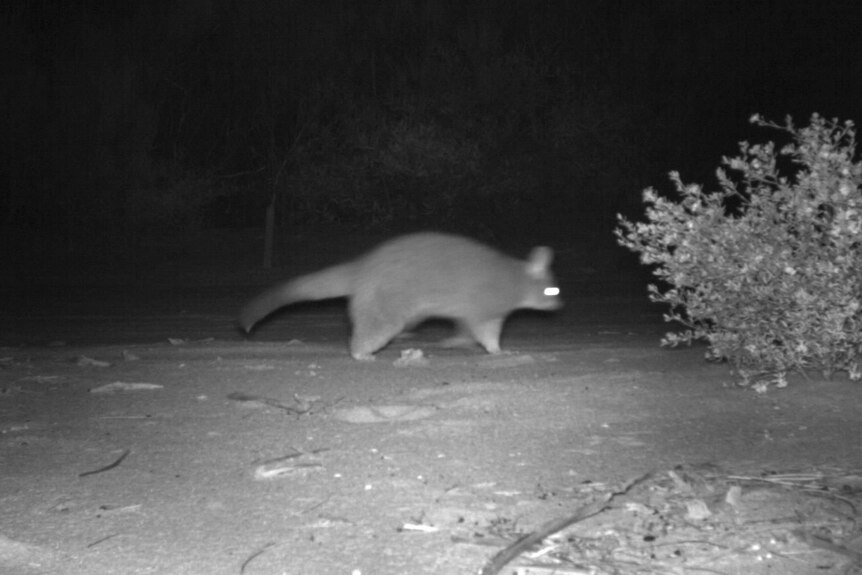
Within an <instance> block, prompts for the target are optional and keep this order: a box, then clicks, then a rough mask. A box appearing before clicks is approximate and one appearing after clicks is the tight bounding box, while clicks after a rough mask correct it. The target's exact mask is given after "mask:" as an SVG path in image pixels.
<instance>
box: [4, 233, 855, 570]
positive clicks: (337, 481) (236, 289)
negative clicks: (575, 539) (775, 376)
mask: <svg viewBox="0 0 862 575" xmlns="http://www.w3.org/2000/svg"><path fill="white" fill-rule="evenodd" d="M523 251H526V250H523ZM574 260H575V258H574V257H573V256H567V255H566V251H565V250H563V251H562V252H561V255H560V259H559V261H558V264H557V266H556V268H557V270H558V273H559V275H560V276H561V285H562V286H563V289H564V294H565V296H566V303H567V305H566V308H565V309H564V310H563V311H562V312H561V313H558V314H555V315H553V316H546V315H541V314H517V315H515V316H514V317H513V318H511V320H510V321H509V323H508V324H507V328H506V330H505V332H504V340H503V347H504V349H506V350H507V352H508V353H506V354H504V355H501V356H494V357H492V356H488V355H485V354H483V353H481V352H480V351H479V350H478V349H468V350H465V349H457V350H450V349H443V348H441V347H440V346H439V345H437V342H438V341H439V340H440V339H442V338H443V337H445V336H446V335H447V334H448V331H447V326H446V325H445V324H431V325H428V326H426V327H425V328H423V329H420V330H419V331H418V332H417V333H416V334H414V335H413V336H412V337H410V338H406V339H402V340H398V341H396V342H394V343H393V344H392V345H390V346H389V347H388V348H387V349H385V350H384V351H383V352H381V353H380V354H379V357H378V359H377V361H375V362H371V363H360V362H356V361H353V360H352V359H351V358H350V357H349V355H348V354H347V351H346V340H347V335H348V333H349V331H348V330H349V326H348V325H347V321H346V317H345V314H344V305H343V303H339V302H334V303H330V304H325V305H318V306H306V307H299V308H297V309H292V310H289V311H287V312H285V313H282V314H280V315H278V316H277V317H275V318H274V319H273V320H272V321H269V322H267V323H265V324H264V325H262V326H261V328H260V329H259V330H258V331H257V332H256V333H255V334H254V337H253V338H251V339H246V338H244V337H243V336H242V335H241V334H239V333H238V332H237V331H236V330H235V327H234V323H233V322H234V314H235V312H236V310H237V308H238V307H239V306H240V305H241V304H242V303H243V301H244V300H245V299H246V298H247V297H249V296H251V295H253V294H254V292H255V291H256V289H257V287H260V286H262V285H265V284H266V283H267V282H268V281H270V280H271V279H273V277H274V275H275V274H269V273H255V272H251V271H249V272H248V273H247V274H237V270H236V269H233V270H231V272H230V273H228V272H222V271H220V268H219V267H218V263H217V262H212V261H207V262H204V263H202V264H200V266H199V267H196V268H193V267H189V266H183V265H180V264H177V265H176V267H175V268H173V269H174V270H175V272H176V273H173V274H172V273H164V272H163V273H161V274H158V275H157V277H158V280H155V279H153V278H154V277H156V275H154V274H152V273H150V272H151V270H142V269H141V268H137V269H136V270H135V271H134V272H133V273H132V275H128V273H127V274H126V275H123V274H119V275H118V276H115V277H114V276H111V274H101V275H100V277H98V278H96V277H95V276H93V275H90V274H88V273H85V272H84V271H82V270H78V273H76V274H71V275H67V276H64V277H62V278H57V277H54V278H48V277H47V276H45V277H43V278H42V281H41V282H38V283H39V285H40V286H41V287H38V288H36V287H34V284H33V283H32V282H23V281H19V282H10V283H9V286H8V287H6V288H5V301H6V302H7V305H6V306H5V309H4V310H3V316H2V318H0V321H2V324H0V325H2V332H0V345H2V346H3V347H2V349H0V470H2V472H0V572H2V573H4V574H9V575H30V574H47V573H57V574H68V575H84V574H87V575H107V574H133V575H142V574H150V573H152V574H166V575H168V574H170V575H174V574H177V575H178V574H225V575H227V574H230V575H237V574H239V575H257V574H282V573H284V574H291V575H293V574H297V575H298V574H308V573H315V574H321V575H329V574H332V575H336V574H356V575H359V574H367V575H390V574H391V575H396V574H399V575H401V574H421V573H429V574H430V573H435V574H440V573H446V574H452V575H458V574H465V575H466V574H470V573H478V572H479V571H480V569H482V568H483V566H484V565H485V564H486V562H487V561H488V560H489V558H490V557H491V556H492V555H494V553H496V552H497V551H498V550H499V549H501V548H502V547H505V545H507V544H508V543H509V542H511V541H512V540H514V539H516V538H517V537H518V536H519V535H521V534H524V533H528V532H530V531H531V530H533V529H536V528H537V527H538V526H540V525H542V524H544V523H545V522H547V521H552V520H554V519H556V518H560V517H565V516H567V515H571V514H572V513H573V512H575V510H577V509H578V508H580V507H582V506H583V505H584V504H585V503H587V502H590V501H595V500H596V498H597V497H598V498H601V496H602V494H605V496H606V497H607V496H609V494H612V493H613V492H614V490H618V489H620V488H619V486H620V485H625V482H627V481H631V480H633V479H634V478H638V477H643V476H644V474H647V473H650V472H653V473H655V474H656V476H657V477H663V478H667V477H674V476H675V475H674V474H673V473H671V474H670V475H668V472H669V470H673V469H677V470H679V469H712V470H713V471H712V472H711V473H712V475H711V477H713V478H714V477H717V476H719V475H720V476H721V477H727V476H734V477H738V476H745V477H762V476H763V474H764V473H767V474H770V473H771V474H783V473H789V472H791V471H804V472H808V473H810V472H818V473H823V472H824V470H826V471H828V472H830V473H840V474H843V475H844V476H847V477H855V475H854V473H853V470H857V472H858V470H860V469H862V441H860V439H862V417H860V414H862V388H860V386H859V385H858V384H853V383H850V382H848V381H846V380H844V379H840V378H839V379H836V380H834V381H820V380H809V381H804V380H801V379H794V380H792V385H791V386H790V387H789V388H787V389H784V390H775V391H772V392H770V393H767V394H763V395H760V394H755V393H754V392H752V391H750V390H742V389H736V388H733V387H728V386H727V384H728V383H730V382H731V381H732V380H731V379H730V377H729V375H728V370H727V367H726V366H723V365H716V364H711V363H706V362H704V361H703V359H702V356H703V350H702V349H697V348H695V349H684V350H675V351H669V350H663V349H660V348H659V347H658V338H659V335H660V334H661V333H662V332H663V331H664V330H665V326H664V325H663V324H662V323H661V319H660V316H661V311H662V310H661V309H655V308H653V307H652V306H650V305H648V304H647V303H645V299H644V297H643V296H642V295H639V294H640V293H642V292H640V288H638V290H637V291H634V290H630V289H618V290H610V289H608V290H604V289H602V288H595V286H596V285H598V279H597V277H596V276H591V277H593V279H594V281H593V286H594V287H593V288H592V289H591V288H589V287H588V286H589V284H590V281H591V280H590V277H586V276H587V274H588V273H591V272H588V271H585V270H586V267H585V266H584V265H583V263H582V262H576V261H574ZM164 267H165V269H171V268H170V266H168V265H167V264H166V265H165V266H164ZM297 267H298V268H302V267H303V266H302V265H298V266H297ZM280 273H281V274H282V275H283V274H285V273H289V272H285V271H284V270H282V271H281V272H280ZM600 275H601V274H600ZM143 277H146V278H147V281H144V280H140V278H143ZM602 277H605V276H604V275H602ZM82 278H89V279H82ZM136 278H137V279H136ZM206 278H210V279H206ZM216 278H217V279H216ZM226 278H230V279H226ZM238 278H242V279H238ZM614 291H615V292H616V293H617V294H618V295H608V294H610V293H611V292H614ZM603 292H605V293H603ZM408 349H414V350H421V352H422V354H423V356H424V359H425V360H427V361H425V362H419V364H411V363H410V362H408V363H407V365H402V366H399V365H397V363H398V362H397V361H396V360H398V359H399V358H400V357H401V354H402V352H404V351H405V350H408ZM112 464H116V465H114V466H113V467H111V465H112ZM680 466H683V467H680ZM715 470H720V471H715ZM847 484H848V483H847V482H845V484H844V486H845V487H846V485H847ZM656 485H658V484H656ZM747 485H748V484H746V487H745V489H744V490H743V491H744V493H751V492H752V490H751V489H749V488H748V487H747ZM855 485H856V484H855V483H853V487H852V489H850V490H846V491H845V493H844V496H843V498H844V499H846V500H848V501H851V503H852V502H854V501H856V499H855V498H856V497H857V496H858V493H859V491H858V490H857V489H856V487H855ZM676 487H677V488H679V487H680V483H679V482H677V486H676ZM656 489H657V488H656ZM656 489H653V488H651V493H652V494H653V497H655V493H656ZM728 493H729V492H728ZM724 494H725V491H720V492H719V495H721V496H722V497H723V498H724V500H727V501H730V497H729V496H727V497H725V496H724ZM836 497H837V496H836ZM632 499H633V497H629V500H628V501H627V502H622V501H621V502H619V503H615V502H612V504H611V505H610V507H612V508H613V509H612V510H611V511H615V512H617V513H623V512H629V511H631V509H632V505H634V502H633V501H632ZM637 499H638V505H641V507H643V508H645V509H646V508H650V509H652V507H649V506H650V505H653V506H655V502H654V501H653V500H651V501H652V503H649V504H646V503H644V502H645V500H644V499H643V498H642V497H641V496H638V498H637ZM666 499H669V496H668V498H666ZM785 504H786V502H785ZM734 505H735V508H736V509H737V510H738V509H739V507H738V506H737V505H736V504H734ZM769 505H774V502H773V503H769V504H767V503H763V504H761V506H762V507H763V506H766V507H768V506H769ZM656 508H657V507H656ZM849 508H851V509H852V510H853V511H852V513H848V512H847V511H846V509H845V512H844V514H845V515H853V516H854V517H855V516H856V513H855V512H856V510H857V509H856V507H855V506H854V505H852V504H851V505H849ZM639 509H640V508H639ZM713 511H714V512H715V509H714V508H713ZM784 511H786V513H787V514H789V515H790V516H795V517H797V521H798V523H799V524H800V525H804V523H805V522H804V520H803V519H802V518H800V514H801V513H803V511H802V510H800V509H798V508H792V505H791V508H788V509H785V510H783V511H782V512H784ZM809 511H810V510H809ZM836 513H837V512H836ZM665 515H666V516H669V515H670V512H669V511H667V509H665ZM713 515H714V516H717V515H715V513H714V514H713ZM833 515H834V514H833ZM616 521H617V524H616V528H617V529H618V530H622V529H623V523H625V525H626V528H625V529H626V532H627V534H628V536H629V537H630V538H631V537H635V536H636V537H637V538H639V539H640V540H641V541H645V540H648V541H650V542H653V541H655V545H656V546H658V545H660V543H661V541H662V539H661V538H662V537H667V536H668V533H667V530H666V529H665V531H664V532H663V533H661V534H658V535H656V534H655V533H653V534H652V535H650V537H653V539H649V538H647V537H645V536H641V535H639V534H638V533H636V529H638V528H645V527H644V524H643V523H637V525H636V524H635V523H636V522H631V521H628V520H626V521H623V520H622V519H621V518H620V517H619V516H617V519H616ZM654 523H655V521H653V524H654ZM856 523H857V522H855V521H853V522H852V526H851V527H847V528H846V529H845V532H844V533H843V536H844V539H843V542H842V545H843V544H846V546H842V548H841V549H843V551H840V552H838V553H832V554H831V555H830V554H827V555H825V556H824V555H823V553H824V551H823V548H822V546H821V548H820V549H819V550H817V549H814V548H813V547H812V548H810V549H809V551H810V552H809V553H807V554H806V553H801V552H800V553H795V554H793V556H792V557H791V555H792V554H791V553H789V549H790V547H789V546H791V545H792V544H793V549H794V552H796V551H798V550H799V540H800V539H802V536H799V537H796V538H795V539H793V540H792V541H791V540H788V539H787V538H785V539H784V540H779V541H778V542H776V541H777V540H776V538H775V533H774V532H773V531H774V530H775V529H778V527H777V525H778V521H777V520H774V518H773V520H772V523H771V524H772V525H773V531H770V530H769V529H763V528H759V530H754V531H746V539H745V540H742V541H737V542H736V544H737V545H738V546H739V547H738V548H734V549H735V553H734V554H733V556H732V557H730V558H728V561H727V562H726V563H725V564H722V565H718V564H712V565H711V566H710V567H709V568H708V569H707V568H695V567H693V566H692V565H693V563H689V564H686V563H685V562H684V561H682V560H681V559H680V558H679V554H677V563H676V564H673V565H671V564H670V563H667V561H666V560H664V559H662V558H661V557H660V553H659V552H658V551H657V550H653V551H652V552H651V554H650V553H647V554H646V555H638V556H637V557H634V556H633V557H632V558H631V559H630V560H629V562H628V563H619V564H617V565H616V569H617V570H616V571H615V572H618V573H635V572H637V573H663V572H673V573H689V572H691V573H701V572H713V573H715V572H717V573H728V574H731V573H761V572H762V573H767V572H769V573H813V572H817V573H847V572H856V571H852V569H854V567H852V566H853V565H854V562H856V563H857V565H858V564H859V563H862V562H860V561H859V557H857V556H855V555H854V553H855V552H858V550H859V547H862V545H860V543H862V539H860V538H859V531H858V526H857V525H856ZM726 525H727V524H725V527H726ZM737 525H738V522H737ZM592 529H593V530H594V531H593V534H594V535H596V534H598V533H599V531H598V529H599V527H598V526H593V527H592ZM603 529H604V531H602V533H606V532H607V529H606V526H605V528H603ZM699 529H700V531H699V533H700V534H701V538H702V539H703V540H704V541H706V540H708V539H709V536H707V535H706V534H705V533H707V532H708V531H709V529H707V528H706V527H705V526H702V527H699ZM854 530H855V531H854ZM832 533H833V535H834V534H835V529H833V531H832ZM655 537H658V539H657V540H656V539H655ZM619 539H620V538H619V537H618V538H617V540H618V543H619ZM770 542H771V544H773V545H779V544H783V545H784V546H785V548H784V550H785V553H783V554H782V553H781V552H779V551H776V552H775V553H774V554H772V555H770V556H768V557H764V556H763V554H762V553H760V552H758V550H762V549H763V547H764V546H766V545H768V544H770ZM569 543H570V544H571V538H570V540H569ZM651 544H652V543H651ZM833 544H834V541H833ZM747 545H750V547H748V546H747ZM854 545H855V546H856V547H854ZM582 547H583V546H582ZM656 549H658V547H656ZM677 550H678V549H677ZM854 550H855V551H854ZM833 551H834V550H833ZM688 553H689V555H690V556H691V557H692V558H693V557H694V556H695V555H696V554H695V553H694V552H692V551H690V550H689V551H688ZM818 553H820V554H819V555H818ZM513 565H514V564H513ZM578 565H579V564H578V563H577V562H573V561H572V562H569V563H568V564H566V566H565V568H563V567H560V568H559V569H560V570H558V571H551V570H544V571H542V570H541V568H540V567H538V566H534V567H532V568H528V567H521V568H515V567H512V566H509V567H507V568H506V570H504V571H503V572H507V573H519V574H521V575H527V574H534V573H542V574H549V573H551V572H556V573H570V574H571V573H596V574H599V575H600V574H602V573H610V572H613V571H611V570H610V568H609V567H607V565H608V563H607V560H606V561H605V563H604V565H605V568H604V570H602V568H599V567H596V565H595V564H593V566H592V567H587V566H583V565H581V566H578ZM687 565H688V567H687ZM671 567H672V568H671ZM635 568H637V569H640V570H636V569H635ZM517 569H520V571H519V570H517ZM566 569H568V570H566ZM576 569H580V570H576ZM674 569H675V570H674Z"/></svg>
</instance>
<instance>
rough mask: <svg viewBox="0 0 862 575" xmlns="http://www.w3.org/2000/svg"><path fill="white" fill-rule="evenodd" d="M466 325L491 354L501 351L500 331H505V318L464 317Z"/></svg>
mask: <svg viewBox="0 0 862 575" xmlns="http://www.w3.org/2000/svg"><path fill="white" fill-rule="evenodd" d="M461 321H462V322H463V325H464V327H465V328H466V329H467V330H469V333H471V334H472V335H473V337H474V338H475V339H476V341H478V342H479V345H481V346H482V347H484V348H485V351H487V352H488V353H490V354H495V355H496V354H498V353H501V351H500V332H502V331H503V318H491V319H482V320H479V319H475V318H470V319H463V320H461Z"/></svg>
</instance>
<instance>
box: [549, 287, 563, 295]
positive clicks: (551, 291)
mask: <svg viewBox="0 0 862 575" xmlns="http://www.w3.org/2000/svg"><path fill="white" fill-rule="evenodd" d="M545 295H546V296H551V297H553V296H555V295H560V288H558V287H546V288H545Z"/></svg>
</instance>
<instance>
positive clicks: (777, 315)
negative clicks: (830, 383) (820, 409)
mask: <svg viewBox="0 0 862 575" xmlns="http://www.w3.org/2000/svg"><path fill="white" fill-rule="evenodd" d="M751 122H752V123H754V124H756V125H758V126H761V127H769V128H774V129H778V130H781V131H782V132H786V133H787V134H789V135H790V136H791V142H790V143H789V144H787V145H785V146H784V147H782V148H781V149H780V151H777V150H776V146H775V144H774V143H773V142H768V143H766V144H756V145H749V144H748V142H742V143H741V144H740V150H741V155H740V156H737V157H734V158H723V162H722V163H723V164H724V165H725V166H727V167H728V168H729V169H730V170H732V171H733V172H736V174H735V175H736V176H737V177H736V178H731V177H730V176H729V175H728V173H727V172H726V171H725V170H724V169H721V168H720V169H719V170H718V171H717V175H718V182H719V186H720V189H719V190H717V191H714V192H704V191H703V189H702V188H701V186H699V185H686V184H683V182H682V181H681V179H680V176H679V174H678V173H676V172H672V173H671V180H672V181H673V183H674V184H675V187H676V191H677V193H678V194H679V196H680V199H679V201H672V200H670V199H667V198H663V197H661V196H659V195H658V193H657V192H656V191H655V190H654V189H652V188H649V189H647V190H645V191H644V194H643V200H644V203H646V204H647V206H648V207H647V209H646V217H647V220H648V221H647V222H646V223H643V222H638V223H634V222H631V221H627V220H626V219H625V218H623V217H622V216H618V221H619V223H620V227H619V228H617V230H616V235H617V240H618V242H619V243H620V244H621V245H623V246H625V247H627V248H629V249H631V250H633V251H635V252H639V254H640V259H641V261H642V262H643V263H644V264H649V265H653V266H655V268H654V270H653V273H654V275H655V276H656V277H658V278H659V279H660V280H662V282H663V283H662V287H661V288H660V287H658V286H656V285H650V286H649V288H648V289H649V294H650V299H651V300H652V301H654V302H661V303H666V304H669V305H670V313H668V314H667V315H666V316H665V320H666V321H676V322H679V323H680V324H682V325H683V326H684V327H686V328H687V329H686V330H684V331H682V332H676V333H668V334H667V335H666V336H665V337H664V338H663V340H662V345H669V346H676V345H678V344H681V343H691V342H692V341H694V340H697V339H704V340H706V342H707V343H708V344H709V350H708V352H707V356H708V357H709V358H712V359H726V360H729V361H730V362H732V364H733V365H734V367H735V369H736V371H737V373H738V374H739V375H740V376H741V378H742V381H741V383H742V384H743V385H748V384H750V383H756V386H757V388H758V389H759V390H763V389H765V388H766V386H767V385H768V384H769V383H770V382H773V383H776V384H778V385H779V386H783V385H786V380H785V374H786V373H787V372H788V371H790V370H797V371H803V372H804V371H805V370H807V369H811V368H816V369H820V370H822V371H823V372H824V374H825V375H826V376H828V375H830V374H831V373H832V372H834V371H846V372H848V374H849V375H850V377H851V379H854V380H857V379H860V377H861V376H862V373H860V368H859V365H858V358H859V353H860V350H862V309H860V308H862V304H860V297H862V253H860V249H862V244H860V240H862V235H860V233H861V232H862V187H860V186H862V162H854V155H855V150H856V139H855V138H856V130H855V128H854V125H853V123H852V122H850V121H846V122H843V123H839V122H838V120H836V119H833V120H826V119H824V118H822V117H820V116H818V115H816V114H815V115H813V116H812V118H811V123H810V125H809V126H807V127H805V128H801V129H797V128H796V127H795V126H794V125H793V123H792V121H791V119H790V118H787V120H786V122H785V125H783V126H781V125H778V124H775V123H772V122H768V121H766V120H764V119H763V118H761V117H760V116H758V115H755V116H753V117H752V118H751Z"/></svg>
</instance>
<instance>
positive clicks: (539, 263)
mask: <svg viewBox="0 0 862 575" xmlns="http://www.w3.org/2000/svg"><path fill="white" fill-rule="evenodd" d="M553 259H554V250H552V249H551V248H549V247H545V246H539V247H537V248H533V251H531V252H530V256H529V257H528V258H527V274H529V275H530V276H533V277H539V276H543V275H546V274H547V273H548V271H549V269H550V267H551V262H552V261H553Z"/></svg>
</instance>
